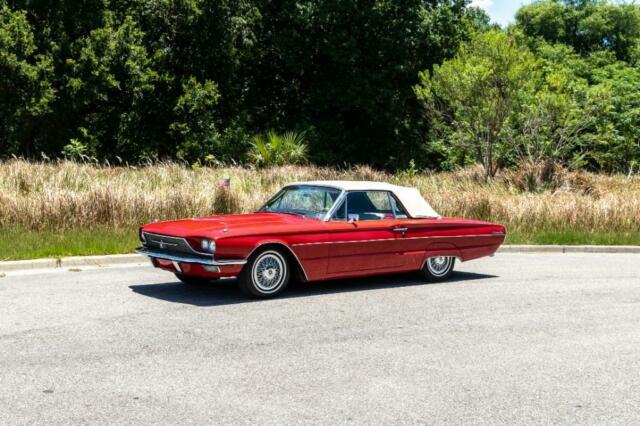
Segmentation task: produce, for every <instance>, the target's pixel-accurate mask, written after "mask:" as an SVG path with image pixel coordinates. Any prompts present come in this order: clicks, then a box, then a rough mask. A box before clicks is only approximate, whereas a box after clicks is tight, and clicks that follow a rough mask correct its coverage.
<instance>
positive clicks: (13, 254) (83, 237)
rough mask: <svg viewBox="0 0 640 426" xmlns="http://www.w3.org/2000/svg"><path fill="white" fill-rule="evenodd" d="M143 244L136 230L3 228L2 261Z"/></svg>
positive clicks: (85, 253) (115, 250)
mask: <svg viewBox="0 0 640 426" xmlns="http://www.w3.org/2000/svg"><path fill="white" fill-rule="evenodd" d="M139 245H140V244H139V241H138V233H137V230H136V229H107V228H95V229H79V230H66V231H33V230H27V229H23V228H18V227H15V228H0V261H2V260H19V259H36V258H44V257H53V258H58V257H64V256H90V255H102V254H117V253H131V252H132V251H133V249H135V248H136V247H138V246H139Z"/></svg>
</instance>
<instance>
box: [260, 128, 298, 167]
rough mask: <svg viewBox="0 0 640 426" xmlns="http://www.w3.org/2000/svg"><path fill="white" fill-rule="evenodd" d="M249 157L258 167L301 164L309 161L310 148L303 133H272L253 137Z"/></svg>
mask: <svg viewBox="0 0 640 426" xmlns="http://www.w3.org/2000/svg"><path fill="white" fill-rule="evenodd" d="M248 157H249V161H251V162H252V163H253V164H255V165H256V166H258V167H269V166H283V165H285V164H301V163H305V162H306V161H307V160H308V146H307V143H306V141H305V136H304V134H303V133H296V132H286V133H284V134H282V135H280V134H278V133H276V132H274V131H270V132H268V133H267V134H266V135H265V136H263V135H256V136H254V137H253V142H252V144H251V149H250V150H249V154H248Z"/></svg>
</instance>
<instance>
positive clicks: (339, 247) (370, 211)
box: [326, 191, 407, 275]
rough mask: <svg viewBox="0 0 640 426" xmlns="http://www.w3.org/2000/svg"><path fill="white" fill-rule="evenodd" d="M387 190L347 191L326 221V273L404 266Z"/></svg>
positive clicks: (362, 272) (378, 270) (396, 268)
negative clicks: (327, 249)
mask: <svg viewBox="0 0 640 426" xmlns="http://www.w3.org/2000/svg"><path fill="white" fill-rule="evenodd" d="M389 197H390V194H389V193H388V191H350V192H348V193H347V195H346V197H345V198H344V200H343V202H342V203H343V204H342V205H340V206H339V207H338V209H337V210H336V212H335V213H334V216H333V217H332V218H331V220H330V221H329V222H326V223H327V228H328V245H329V252H328V265H327V272H328V274H329V275H336V274H343V273H354V274H366V273H367V272H369V271H371V272H373V273H375V272H384V271H397V270H403V269H405V268H406V266H407V259H406V258H405V256H404V250H403V249H402V245H403V243H402V241H401V239H399V238H398V234H399V233H401V232H399V231H398V228H399V227H401V222H400V220H399V219H397V218H396V215H395V213H394V210H393V207H392V205H391V201H390V199H389Z"/></svg>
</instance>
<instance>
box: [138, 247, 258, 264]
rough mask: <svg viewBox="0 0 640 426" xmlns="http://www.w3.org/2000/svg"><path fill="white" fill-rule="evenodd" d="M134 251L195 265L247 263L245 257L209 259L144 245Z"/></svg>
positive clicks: (156, 257)
mask: <svg viewBox="0 0 640 426" xmlns="http://www.w3.org/2000/svg"><path fill="white" fill-rule="evenodd" d="M136 253H138V254H141V255H143V256H148V257H152V258H155V259H162V260H170V261H172V262H183V263H192V264H196V265H207V266H229V265H244V264H245V263H247V260H246V259H233V260H215V259H213V257H212V258H211V259H207V258H203V257H196V256H179V255H175V254H168V253H164V252H161V251H156V250H149V249H147V248H145V247H139V248H137V249H136Z"/></svg>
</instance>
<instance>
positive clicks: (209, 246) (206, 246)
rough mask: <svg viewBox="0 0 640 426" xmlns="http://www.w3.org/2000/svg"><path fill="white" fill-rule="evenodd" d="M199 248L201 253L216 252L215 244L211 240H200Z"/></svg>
mask: <svg viewBox="0 0 640 426" xmlns="http://www.w3.org/2000/svg"><path fill="white" fill-rule="evenodd" d="M200 248H201V249H202V250H203V251H206V252H209V253H213V252H214V251H216V242H215V241H213V240H206V239H204V240H202V241H200Z"/></svg>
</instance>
